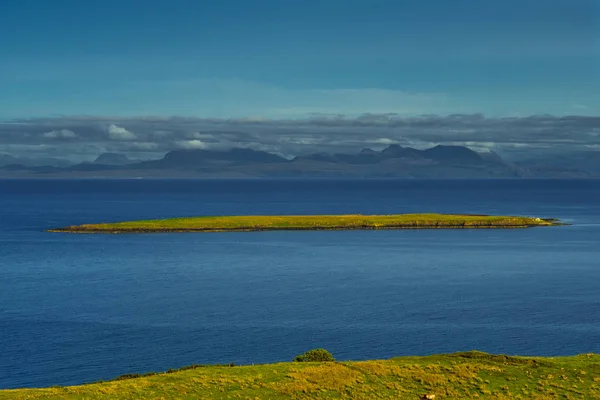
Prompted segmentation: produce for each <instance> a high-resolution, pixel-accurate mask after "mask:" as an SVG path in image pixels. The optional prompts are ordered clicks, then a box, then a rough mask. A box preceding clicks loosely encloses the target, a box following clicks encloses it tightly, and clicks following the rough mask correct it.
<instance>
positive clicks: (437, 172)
mask: <svg viewBox="0 0 600 400" xmlns="http://www.w3.org/2000/svg"><path fill="white" fill-rule="evenodd" d="M588 157H589V159H586V161H585V162H581V163H580V164H578V165H577V166H575V164H573V162H568V159H567V161H565V160H563V159H560V163H557V162H554V161H556V160H544V159H535V160H529V161H527V162H524V163H513V162H508V161H506V160H504V159H503V158H502V157H501V156H500V155H499V154H497V153H495V152H486V153H479V152H476V151H473V150H471V149H469V148H467V147H463V146H445V145H438V146H435V147H432V148H429V149H424V150H419V149H415V148H411V147H403V146H400V145H396V144H393V145H390V146H388V147H386V148H385V149H383V150H381V151H375V150H372V149H363V150H361V151H360V152H358V153H356V154H347V153H336V154H330V153H315V154H309V155H301V156H296V157H294V158H292V159H288V158H284V157H282V156H280V155H277V154H273V153H269V152H266V151H260V150H253V149H249V148H232V149H229V150H226V151H215V150H206V149H198V150H174V151H170V152H168V153H167V154H165V156H164V157H163V158H161V159H158V160H148V161H136V160H131V159H129V158H127V157H126V156H125V155H122V154H115V153H105V154H102V155H100V156H99V157H98V158H97V159H96V160H95V161H94V162H92V163H80V164H76V165H67V166H65V165H60V164H58V165H57V162H53V163H52V164H51V163H48V164H47V165H40V163H39V162H37V163H34V162H31V161H30V160H25V161H27V162H23V161H24V160H23V159H18V158H13V159H12V160H9V161H13V162H9V163H6V162H5V161H3V159H0V176H4V177H38V178H39V177H63V178H67V177H148V178H150V177H172V178H185V177H199V178H201V177H238V178H243V177H247V178H261V177H281V178H290V177H307V178H308V177H323V178H327V177H330V178H340V177H343V178H367V177H373V178H535V177H538V178H590V177H600V156H598V153H596V152H594V153H590V154H589V155H588ZM571 161H572V160H571Z"/></svg>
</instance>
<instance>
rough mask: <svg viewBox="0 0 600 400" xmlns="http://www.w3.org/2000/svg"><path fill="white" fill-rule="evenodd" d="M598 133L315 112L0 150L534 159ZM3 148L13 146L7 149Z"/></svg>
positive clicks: (37, 125) (40, 121)
mask: <svg viewBox="0 0 600 400" xmlns="http://www.w3.org/2000/svg"><path fill="white" fill-rule="evenodd" d="M107 127H108V128H107ZM124 127H127V128H124ZM64 130H68V131H72V132H77V140H57V139H56V138H54V137H53V136H55V135H58V134H52V135H49V136H47V135H45V133H49V132H60V131H64ZM133 132H135V133H133ZM157 132H160V133H159V134H157ZM167 132H168V133H167ZM107 133H108V136H107ZM599 133H600V117H594V116H577V115H573V116H553V115H532V116H526V117H503V118H496V117H486V116H484V115H480V114H452V115H421V116H411V117H407V116H403V115H399V114H395V113H384V114H373V113H365V114H361V115H358V116H348V115H343V114H336V113H333V114H322V113H320V114H313V115H311V116H310V117H308V118H301V119H294V118H287V119H247V118H196V117H160V116H143V117H113V116H77V117H62V118H34V119H22V120H13V121H9V122H5V123H0V152H9V153H10V152H13V153H17V152H25V150H24V149H25V148H26V147H27V146H37V145H40V144H45V145H51V146H53V150H52V151H53V155H55V156H56V154H57V153H60V152H62V153H63V154H64V155H66V156H67V155H68V156H69V157H73V156H81V157H84V156H85V157H90V158H91V157H92V154H96V155H97V153H98V152H102V151H111V152H123V153H139V154H137V155H136V154H133V156H134V157H135V158H143V157H146V156H148V157H152V158H155V157H160V156H162V155H163V154H164V153H166V152H168V151H171V150H174V149H207V148H208V149H217V150H219V149H228V148H232V147H244V148H251V149H255V150H267V151H272V152H276V153H278V154H283V155H289V156H293V155H301V154H307V153H313V152H329V153H351V152H357V151H360V150H361V149H363V148H367V147H368V148H372V149H375V150H377V149H383V148H385V147H386V146H388V145H390V144H395V143H397V144H400V145H402V146H411V147H416V148H426V147H430V146H434V145H436V144H447V145H461V146H468V147H470V148H473V149H476V150H478V151H490V150H493V151H497V152H500V153H501V154H502V155H507V156H509V158H510V157H513V158H518V157H521V156H523V155H529V154H533V153H544V154H545V153H566V152H575V151H583V150H586V151H591V149H597V148H598V147H597V146H598V145H600V134H599ZM68 135H69V134H67V136H68ZM8 145H19V146H20V147H18V148H17V147H14V146H13V147H12V148H11V149H8V148H7V147H6V146H8ZM16 149H18V150H16ZM142 153H143V154H142Z"/></svg>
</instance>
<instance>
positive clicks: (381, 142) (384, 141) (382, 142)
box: [374, 138, 398, 144]
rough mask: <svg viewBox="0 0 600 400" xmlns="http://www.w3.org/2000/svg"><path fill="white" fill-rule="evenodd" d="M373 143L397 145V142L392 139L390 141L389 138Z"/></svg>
mask: <svg viewBox="0 0 600 400" xmlns="http://www.w3.org/2000/svg"><path fill="white" fill-rule="evenodd" d="M374 143H377V144H395V143H398V141H397V140H394V139H390V138H379V139H376V140H374Z"/></svg>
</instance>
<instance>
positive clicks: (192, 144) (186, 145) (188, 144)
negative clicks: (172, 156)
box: [175, 139, 206, 150]
mask: <svg viewBox="0 0 600 400" xmlns="http://www.w3.org/2000/svg"><path fill="white" fill-rule="evenodd" d="M175 145H176V146H177V147H179V148H180V149H190V150H191V149H205V148H206V144H205V143H204V142H202V141H201V140H198V139H194V140H178V141H176V142H175Z"/></svg>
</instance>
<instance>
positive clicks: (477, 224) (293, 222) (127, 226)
mask: <svg viewBox="0 0 600 400" xmlns="http://www.w3.org/2000/svg"><path fill="white" fill-rule="evenodd" d="M558 224H559V223H558V221H556V220H550V219H540V218H532V217H514V216H490V215H452V214H398V215H361V214H357V215H273V216H261V215H247V216H211V217H189V218H171V219H160V220H145V221H130V222H116V223H105V224H86V225H78V226H69V227H66V228H60V229H52V230H50V231H51V232H73V233H146V232H225V231H268V230H342V229H346V230H347V229H412V228H527V227H532V226H551V225H558Z"/></svg>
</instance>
